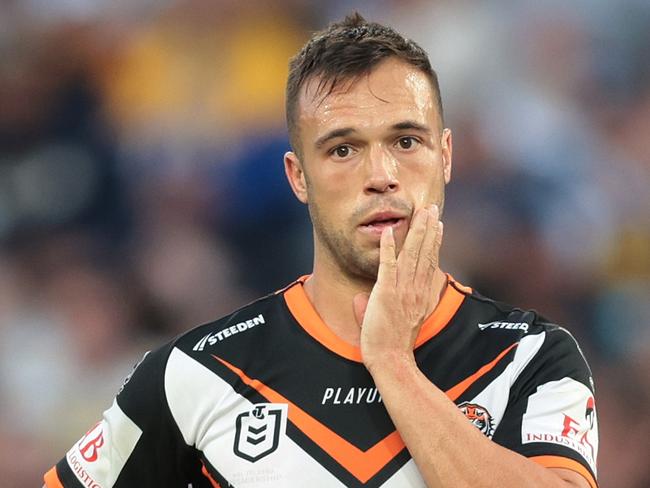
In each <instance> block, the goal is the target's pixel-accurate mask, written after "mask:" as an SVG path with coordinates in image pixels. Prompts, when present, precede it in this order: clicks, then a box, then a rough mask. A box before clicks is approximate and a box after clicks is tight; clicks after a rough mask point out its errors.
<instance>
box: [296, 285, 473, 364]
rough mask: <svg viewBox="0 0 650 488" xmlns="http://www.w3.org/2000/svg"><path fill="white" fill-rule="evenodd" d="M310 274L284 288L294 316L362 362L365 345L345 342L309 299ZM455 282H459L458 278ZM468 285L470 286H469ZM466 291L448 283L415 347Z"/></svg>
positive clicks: (338, 350) (346, 355)
mask: <svg viewBox="0 0 650 488" xmlns="http://www.w3.org/2000/svg"><path fill="white" fill-rule="evenodd" d="M307 278H309V276H302V277H300V278H299V280H298V281H297V282H296V284H295V285H293V286H291V287H290V288H289V289H287V290H286V291H285V292H284V299H285V301H286V302H287V306H288V307H289V311H290V312H291V314H292V315H293V316H294V318H295V319H296V321H297V322H298V324H300V326H301V327H302V328H303V329H305V331H306V332H307V333H308V334H309V335H310V336H312V337H313V338H314V339H316V340H317V341H318V342H320V343H321V344H322V345H324V346H325V347H326V348H328V349H329V350H330V351H333V352H335V353H336V354H338V355H340V356H343V357H344V358H347V359H350V360H352V361H356V362H359V363H360V362H362V359H361V349H359V347H357V346H354V345H352V344H349V343H347V342H345V341H344V340H343V339H341V338H340V337H338V336H337V335H336V334H334V332H332V330H331V329H330V328H329V327H328V326H327V325H326V324H325V322H323V319H322V318H321V317H320V315H318V312H317V311H316V309H315V308H314V306H313V305H312V304H311V302H310V301H309V298H308V297H307V294H306V293H305V289H304V287H303V286H302V284H303V283H304V282H305V281H306V279H307ZM447 279H448V280H450V281H453V278H452V277H451V276H449V275H447ZM454 283H456V282H455V281H454ZM464 289H467V288H466V287H465V288H464ZM464 299H465V295H463V294H462V293H461V292H459V291H458V290H457V289H456V288H454V287H453V286H449V285H447V287H446V288H445V291H444V293H443V295H442V297H441V298H440V302H439V303H438V305H437V306H436V308H435V310H434V311H433V313H432V314H431V315H430V316H429V317H428V318H427V319H426V320H425V321H424V323H423V324H422V327H421V329H420V332H419V334H418V337H417V339H416V341H415V347H419V346H421V345H422V344H424V343H425V342H426V341H428V340H429V339H431V338H433V337H434V336H435V335H436V334H438V333H439V332H440V331H441V330H442V329H444V328H445V326H446V325H447V324H448V323H449V321H450V320H451V318H452V317H453V316H454V314H455V313H456V311H457V310H458V309H459V308H460V306H461V304H462V303H463V300H464Z"/></svg>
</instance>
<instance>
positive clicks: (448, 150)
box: [440, 129, 453, 184]
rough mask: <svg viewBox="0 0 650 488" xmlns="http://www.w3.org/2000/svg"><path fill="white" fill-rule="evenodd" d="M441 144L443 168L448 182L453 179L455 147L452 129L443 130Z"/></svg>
mask: <svg viewBox="0 0 650 488" xmlns="http://www.w3.org/2000/svg"><path fill="white" fill-rule="evenodd" d="M440 145H441V147H442V170H443V174H444V176H445V184H447V183H449V182H450V181H451V155H452V149H453V143H452V137H451V129H444V130H443V131H442V138H441V140H440Z"/></svg>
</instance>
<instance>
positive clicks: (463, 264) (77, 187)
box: [0, 0, 650, 488]
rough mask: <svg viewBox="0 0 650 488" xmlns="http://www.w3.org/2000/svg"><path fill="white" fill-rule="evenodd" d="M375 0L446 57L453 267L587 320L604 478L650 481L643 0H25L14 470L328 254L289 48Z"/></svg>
mask: <svg viewBox="0 0 650 488" xmlns="http://www.w3.org/2000/svg"><path fill="white" fill-rule="evenodd" d="M352 8H357V9H359V11H360V12H361V13H362V14H363V15H365V16H366V17H367V18H369V19H370V20H376V21H380V22H386V23H389V24H390V25H392V26H394V27H396V28H397V29H398V30H400V31H401V32H402V33H404V34H405V35H407V36H408V37H411V38H413V39H415V40H416V41H417V42H419V43H420V44H421V45H422V46H423V47H424V48H425V49H426V50H427V51H428V52H429V54H430V57H431V60H432V63H433V65H434V67H435V68H436V69H437V71H438V72H439V76H440V80H441V86H442V94H443V102H444V104H445V110H446V119H447V125H448V126H449V127H451V128H452V130H453V131H454V149H455V151H454V169H453V174H452V183H451V184H450V185H449V187H448V193H447V206H446V214H445V242H444V243H443V264H444V268H445V270H447V271H450V272H451V273H452V274H453V275H454V276H455V277H456V278H457V279H458V280H459V281H461V282H462V283H465V284H467V285H470V286H472V287H474V288H476V289H477V290H479V291H480V292H482V293H483V294H485V295H488V296H491V297H494V298H498V299H500V300H503V301H506V302H510V303H514V304H517V305H522V306H526V307H532V308H536V309H538V310H540V311H542V312H543V313H544V315H546V316H547V317H549V318H551V319H552V320H554V321H557V322H559V323H561V324H563V325H565V326H567V327H568V328H569V329H570V330H571V331H572V332H573V333H574V334H575V336H576V337H577V338H578V340H579V341H580V343H581V345H582V346H583V349H584V350H585V353H586V355H587V357H588V358H589V360H590V363H591V366H592V368H593V370H594V375H595V380H596V388H597V395H598V396H597V398H598V400H599V405H598V409H599V410H598V412H599V420H600V427H601V448H600V456H599V468H600V469H599V471H600V482H601V487H602V488H616V487H624V488H626V487H629V488H647V487H648V486H650V464H649V463H648V462H647V456H648V439H649V438H650V416H648V415H646V414H647V411H648V407H649V406H650V398H649V397H650V300H649V297H650V192H649V191H648V188H649V187H650V3H648V2H647V1H646V0H619V1H618V2H611V1H605V0H588V1H587V0H583V1H581V0H574V1H573V2H565V1H560V0H548V1H545V2H536V1H533V0H528V1H526V0H521V1H512V0H492V1H478V0H475V1H468V0H462V1H459V0H453V1H451V0H448V1H435V2H425V1H414V0H413V1H369V0H368V1H357V2H354V1H348V0H346V1H340V0H339V1H330V2H320V1H315V0H311V1H308V0H303V1H301V0H284V1H277V0H276V1H272V2H271V1H266V2H265V1H259V0H253V1H251V0H249V1H246V2H241V1H239V2H236V1H231V0H221V1H215V0H212V1H208V0H130V1H117V2H116V1H114V0H59V1H50V0H2V1H1V2H0V473H1V474H0V479H1V480H2V481H1V482H0V483H1V484H2V486H3V487H5V488H13V487H20V488H22V487H26V486H40V483H41V476H42V473H43V472H44V471H46V470H47V469H48V468H49V467H50V466H51V465H52V464H54V463H55V462H56V461H57V460H58V459H60V458H61V457H62V456H63V454H64V453H65V451H66V450H67V449H68V448H69V447H70V446H71V445H72V443H73V442H75V441H76V440H77V439H79V438H80V437H81V436H82V434H83V433H84V432H85V431H86V430H87V429H88V428H89V427H90V426H91V425H93V424H94V423H95V421H96V420H98V419H99V417H100V414H101V412H102V411H103V410H104V409H105V408H107V407H108V406H109V405H110V403H111V401H112V398H113V396H114V394H115V393H116V391H117V389H118V388H119V386H120V384H121V382H122V379H123V377H124V376H125V375H127V374H128V373H129V372H130V370H131V367H132V366H133V364H134V363H136V362H137V360H138V359H139V358H140V357H141V356H142V354H143V352H144V351H146V350H147V349H150V348H152V347H155V346H157V345H160V344H162V343H163V342H164V341H166V340H168V339H169V338H171V337H172V336H174V335H175V334H178V333H180V332H183V331H185V330H188V329H189V328H191V327H193V326H195V325H197V324H200V323H202V322H206V321H209V320H211V319H213V318H216V317H218V316H220V315H222V314H225V313H227V312H228V311H230V310H232V309H234V308H236V307H238V306H240V305H243V304H244V303H246V302H247V301H249V300H252V299H254V298H256V297H258V296H260V295H262V294H266V293H268V292H271V291H273V290H275V289H278V288H280V287H282V286H283V285H285V284H287V283H289V282H290V281H292V280H293V279H294V278H295V277H297V276H299V275H301V274H305V273H308V272H309V271H310V269H311V253H312V247H311V231H310V225H309V221H308V219H307V212H306V209H305V208H303V207H302V206H301V205H300V204H298V203H297V201H295V200H294V197H293V196H292V194H291V193H290V190H289V187H288V185H287V184H286V183H285V177H284V173H283V169H282V155H283V153H284V151H285V150H286V149H287V148H288V142H287V136H286V131H285V126H284V110H283V103H284V93H283V90H284V83H285V77H286V73H287V61H288V58H289V57H290V56H292V55H293V54H294V53H295V52H296V51H297V50H298V48H299V47H300V46H301V44H302V43H303V42H304V41H305V40H306V39H307V38H308V36H309V35H310V33H311V32H313V31H314V30H317V29H320V28H322V27H324V26H325V25H326V24H327V23H328V22H330V21H332V20H334V19H339V18H341V17H342V16H343V15H344V14H346V13H348V12H349V11H350V10H351V9H352Z"/></svg>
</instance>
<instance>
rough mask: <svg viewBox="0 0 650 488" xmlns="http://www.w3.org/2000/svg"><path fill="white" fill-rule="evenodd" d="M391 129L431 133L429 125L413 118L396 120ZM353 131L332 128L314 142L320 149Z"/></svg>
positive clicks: (350, 129)
mask: <svg viewBox="0 0 650 488" xmlns="http://www.w3.org/2000/svg"><path fill="white" fill-rule="evenodd" d="M391 129H392V130H417V131H420V132H424V133H426V134H431V129H430V128H429V127H427V126H426V125H423V124H420V123H419V122H415V121H414V120H405V121H403V122H398V123H397V124H393V125H392V126H391ZM355 132H357V131H356V129H353V128H352V127H342V128H340V129H333V130H331V131H329V132H328V133H327V134H325V135H323V136H321V137H319V138H318V139H317V140H316V143H315V145H316V148H317V149H320V148H321V147H323V146H324V145H325V144H326V143H327V142H328V141H331V140H332V139H336V138H337V137H347V136H349V135H351V134H354V133H355Z"/></svg>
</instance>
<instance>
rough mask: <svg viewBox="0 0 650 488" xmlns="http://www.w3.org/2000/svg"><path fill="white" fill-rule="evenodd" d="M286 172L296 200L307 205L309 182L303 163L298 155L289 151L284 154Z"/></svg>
mask: <svg viewBox="0 0 650 488" xmlns="http://www.w3.org/2000/svg"><path fill="white" fill-rule="evenodd" d="M284 172H285V173H286V175H287V180H289V185H290V186H291V189H292V190H293V193H294V195H296V198H298V200H300V201H301V202H302V203H307V201H308V200H307V182H306V180H305V172H304V170H303V167H302V162H301V161H300V159H298V156H297V155H296V153H294V152H292V151H288V152H286V153H285V154H284Z"/></svg>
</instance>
